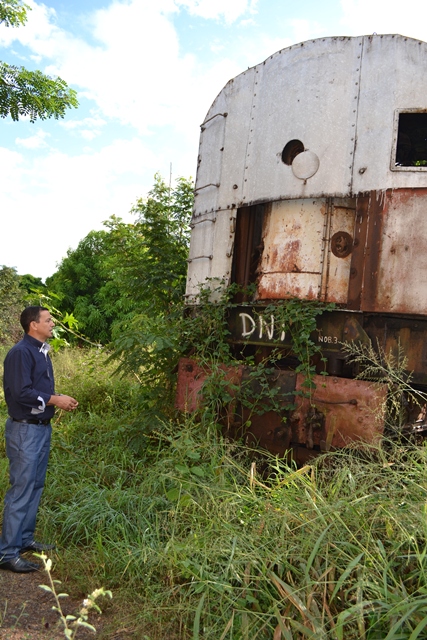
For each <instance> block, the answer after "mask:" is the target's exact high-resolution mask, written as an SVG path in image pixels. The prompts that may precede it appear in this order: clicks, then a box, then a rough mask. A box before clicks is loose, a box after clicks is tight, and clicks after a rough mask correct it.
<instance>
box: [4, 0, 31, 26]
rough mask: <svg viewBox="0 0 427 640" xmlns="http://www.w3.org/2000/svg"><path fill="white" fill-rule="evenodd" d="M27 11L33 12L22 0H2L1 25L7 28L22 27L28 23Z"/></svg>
mask: <svg viewBox="0 0 427 640" xmlns="http://www.w3.org/2000/svg"><path fill="white" fill-rule="evenodd" d="M27 11H31V7H29V6H28V5H27V4H25V3H24V2H22V0H2V2H0V23H3V24H4V25H5V26H6V27H20V26H22V25H23V24H25V23H26V21H27Z"/></svg>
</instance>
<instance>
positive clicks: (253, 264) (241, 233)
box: [232, 204, 265, 302]
mask: <svg viewBox="0 0 427 640" xmlns="http://www.w3.org/2000/svg"><path fill="white" fill-rule="evenodd" d="M264 209H265V205H263V204H259V205H253V206H252V207H242V208H241V209H239V210H238V211H237V221H236V236H235V242H234V255H233V267H232V282H233V283H235V284H237V285H239V287H240V288H241V289H242V291H240V292H239V293H238V294H237V295H236V298H235V301H236V302H247V301H248V299H249V297H250V296H249V293H247V292H246V291H245V289H247V287H248V286H249V285H251V284H254V283H255V282H256V280H257V277H258V266H259V262H260V257H261V254H262V250H263V244H262V227H263V220H264Z"/></svg>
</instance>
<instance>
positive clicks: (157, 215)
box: [46, 174, 193, 362]
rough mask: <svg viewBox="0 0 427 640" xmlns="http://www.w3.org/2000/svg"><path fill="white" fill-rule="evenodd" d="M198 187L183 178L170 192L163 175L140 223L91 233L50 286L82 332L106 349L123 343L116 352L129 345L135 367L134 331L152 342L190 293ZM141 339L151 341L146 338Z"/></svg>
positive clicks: (140, 206) (142, 208) (116, 221)
mask: <svg viewBox="0 0 427 640" xmlns="http://www.w3.org/2000/svg"><path fill="white" fill-rule="evenodd" d="M192 203H193V185H192V183H191V181H190V180H186V179H184V178H180V179H179V180H178V181H177V183H176V186H175V188H174V189H169V188H168V187H167V186H166V184H165V182H164V181H163V180H162V179H161V178H160V176H159V175H158V174H157V175H156V176H155V184H154V187H153V189H152V191H151V192H150V193H149V195H148V198H147V199H146V200H142V199H140V200H138V202H137V204H136V205H135V207H134V208H133V212H134V214H135V216H136V221H135V223H133V224H127V223H124V222H123V221H122V220H121V219H120V218H116V217H115V216H112V217H111V218H110V219H109V220H108V221H107V222H105V226H106V229H107V230H103V231H92V232H90V233H89V234H88V235H87V236H86V238H84V239H83V240H82V241H81V242H80V243H79V245H78V247H77V249H76V250H69V251H68V253H67V257H66V258H64V260H63V261H62V262H61V264H60V265H59V268H58V271H57V272H56V273H55V274H54V275H53V276H52V277H50V278H48V279H47V281H46V284H47V286H48V288H49V290H50V291H52V292H54V293H55V295H57V296H58V297H59V301H58V305H57V306H58V308H59V309H60V310H61V311H62V312H65V311H69V312H72V313H73V315H74V316H75V317H76V318H77V319H78V321H79V326H80V328H81V330H82V331H83V332H84V333H85V334H86V335H87V336H88V337H89V338H90V339H91V340H94V341H97V342H101V343H103V344H105V343H108V342H110V340H111V339H112V338H117V340H118V344H117V348H118V351H119V352H120V354H122V353H123V355H124V356H125V360H127V356H126V353H125V352H124V351H123V352H122V345H123V343H124V342H126V341H128V342H129V343H130V348H131V351H132V352H131V353H130V354H129V362H130V361H131V360H133V359H134V355H135V353H134V349H133V346H134V345H135V349H136V348H137V340H136V338H135V337H134V336H132V331H133V330H134V328H138V327H142V331H145V333H146V334H149V333H150V331H151V329H150V328H148V327H147V329H146V330H144V327H145V325H147V324H148V326H150V325H151V324H152V323H153V320H154V318H156V317H157V316H159V323H160V324H161V325H163V324H164V322H163V320H162V318H163V317H166V316H168V315H169V314H170V313H171V312H173V313H174V312H175V306H176V305H180V304H181V301H182V296H183V293H184V288H185V276H186V269H187V262H186V258H187V253H188V239H189V220H190V216H191V211H192ZM139 338H140V339H141V340H142V341H143V344H145V342H144V338H143V337H142V335H141V334H140V332H139Z"/></svg>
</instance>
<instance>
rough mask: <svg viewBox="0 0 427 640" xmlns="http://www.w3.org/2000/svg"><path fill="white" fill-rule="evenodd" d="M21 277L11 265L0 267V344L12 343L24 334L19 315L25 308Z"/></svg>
mask: <svg viewBox="0 0 427 640" xmlns="http://www.w3.org/2000/svg"><path fill="white" fill-rule="evenodd" d="M24 306H25V304H24V293H23V291H22V289H21V288H20V277H19V276H18V274H17V273H16V270H15V269H12V268H11V267H6V266H4V265H3V266H2V267H0V344H9V345H12V344H13V343H15V342H16V341H17V340H19V338H21V336H22V327H21V324H20V322H19V316H20V314H21V311H22V309H23V308H24Z"/></svg>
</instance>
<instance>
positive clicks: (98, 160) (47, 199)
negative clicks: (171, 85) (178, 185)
mask: <svg viewBox="0 0 427 640" xmlns="http://www.w3.org/2000/svg"><path fill="white" fill-rule="evenodd" d="M161 162H163V159H162V158H161V157H160V156H158V155H156V154H154V153H153V152H152V151H151V150H150V149H148V148H147V147H146V146H145V145H144V144H143V143H142V142H141V141H139V140H132V141H127V140H116V141H115V142H114V143H112V144H111V145H109V146H107V147H105V148H104V149H102V150H101V151H100V152H97V153H93V152H92V153H87V154H84V153H83V154H79V155H75V156H71V157H70V156H67V155H66V154H65V153H60V152H57V151H56V152H52V153H51V154H49V155H48V156H44V157H41V156H39V157H37V158H35V159H34V160H25V159H24V157H23V156H22V155H21V154H19V153H17V152H11V151H8V150H7V149H3V148H0V172H1V175H2V189H1V190H0V210H1V211H2V233H1V235H0V256H1V258H0V262H1V263H2V264H7V265H9V266H15V265H16V264H18V263H19V272H20V273H26V272H28V273H32V274H33V275H37V276H39V277H42V278H45V277H47V276H48V275H51V274H52V273H53V272H54V271H55V268H56V264H57V263H58V262H59V261H60V260H61V258H62V257H64V256H65V254H66V251H67V249H68V248H69V247H72V248H76V246H77V244H78V243H79V241H80V240H81V239H82V238H84V237H85V236H86V235H87V234H88V233H89V231H91V230H92V229H99V228H102V224H101V222H102V221H103V220H107V219H108V218H109V217H110V216H111V215H113V214H115V215H117V216H120V217H123V218H124V219H128V220H129V221H130V220H131V216H130V215H129V214H128V212H129V210H130V208H131V206H132V204H133V203H134V202H135V201H136V199H137V197H139V196H140V195H141V196H142V195H145V194H146V192H147V191H148V189H149V188H150V187H151V184H152V175H153V173H154V170H153V167H157V166H159V164H160V163H161ZM147 175H148V176H149V180H150V182H147ZM123 178H125V180H123ZM36 248H37V251H35V249H36ZM40 252H42V253H43V260H41V259H40V258H38V257H37V256H40Z"/></svg>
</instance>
